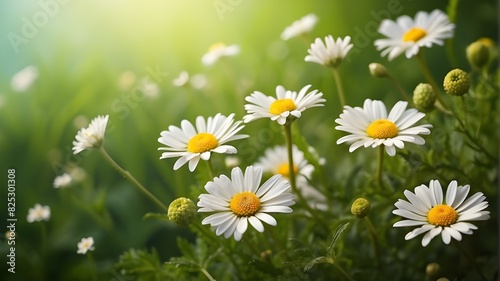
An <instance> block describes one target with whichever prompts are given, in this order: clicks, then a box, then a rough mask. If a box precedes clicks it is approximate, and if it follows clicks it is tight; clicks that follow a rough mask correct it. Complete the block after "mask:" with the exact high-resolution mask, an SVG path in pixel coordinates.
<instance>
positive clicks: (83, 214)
mask: <svg viewBox="0 0 500 281" xmlns="http://www.w3.org/2000/svg"><path fill="white" fill-rule="evenodd" d="M63 2H64V3H63ZM388 3H391V4H388ZM388 5H394V7H396V8H395V9H396V10H398V11H399V12H397V13H390V12H389V10H388ZM446 5H447V1H435V0H434V1H411V0H399V1H396V0H394V1H361V0H353V1H327V0H324V1H321V0H309V1H284V0H278V1H264V0H256V1H248V0H239V1H237V0H232V1H230V0H216V1H193V0H187V1H156V0H148V1H131V0H127V1H118V0H114V1H112V0H103V1H82V0H66V1H60V2H59V1H56V0H52V1H50V0H41V1H7V0H3V1H2V2H1V8H0V34H1V35H2V40H1V41H0V55H1V58H0V151H1V152H2V154H1V156H2V160H1V161H0V173H2V175H3V176H2V177H1V178H2V184H1V185H2V186H3V188H2V190H0V195H1V198H6V181H7V169H8V168H14V169H16V186H17V197H16V214H17V219H18V222H17V225H16V227H17V228H16V230H17V235H18V236H17V240H16V253H17V260H16V261H17V273H16V275H15V276H14V277H15V278H17V280H28V279H30V280H85V279H87V278H88V276H81V275H80V272H81V270H82V269H84V268H86V266H87V260H86V257H84V256H81V255H78V254H76V249H77V247H76V244H77V242H79V241H80V239H81V238H83V237H87V236H93V237H94V239H95V241H96V244H95V247H96V251H95V252H94V256H95V258H96V260H97V267H98V270H101V271H103V270H106V269H107V268H110V266H111V265H112V264H113V263H115V262H116V261H117V257H118V256H119V255H120V254H121V253H122V252H123V251H124V250H126V249H128V248H150V247H155V248H157V249H160V250H159V253H160V256H161V257H162V259H168V257H170V256H173V255H177V254H178V250H177V249H176V247H175V242H174V241H175V239H174V237H176V236H177V235H184V236H187V237H189V236H190V235H191V234H190V233H189V232H188V230H186V229H181V228H176V227H174V226H173V225H172V224H170V223H168V222H164V221H157V220H143V215H144V214H145V213H147V212H159V211H160V210H159V209H158V208H156V206H154V205H152V204H150V202H149V201H148V200H147V198H144V197H143V196H142V194H140V193H138V191H137V190H136V189H135V188H134V187H133V186H132V185H130V184H129V183H128V182H126V181H125V180H124V179H122V178H121V177H120V176H119V175H118V173H116V171H114V170H113V169H112V168H110V167H109V166H108V165H106V164H104V163H103V161H102V158H101V156H100V155H99V154H98V153H96V152H92V151H91V152H89V153H86V152H85V153H81V154H80V155H78V156H73V155H72V153H71V144H72V141H73V140H74V137H75V135H76V133H77V131H78V130H79V129H80V128H81V127H82V126H86V122H88V121H90V120H91V119H92V118H94V117H95V116H97V115H105V114H109V115H110V122H109V124H108V130H107V132H106V138H105V147H106V149H107V151H108V152H109V153H110V154H111V155H112V156H113V157H114V158H115V160H117V162H118V163H120V164H121V165H122V166H123V167H124V168H125V169H127V170H129V171H130V172H131V173H132V174H133V175H134V176H135V177H136V178H137V179H138V180H139V181H140V182H142V183H143V184H144V185H145V186H147V187H148V188H149V189H150V190H151V191H152V192H153V193H154V194H155V195H157V196H158V197H159V198H160V199H161V200H162V201H163V202H164V203H165V204H169V202H170V201H171V200H173V199H175V198H176V197H179V196H191V195H192V194H191V193H190V192H191V190H192V188H191V185H193V184H196V183H197V181H196V177H193V174H192V173H189V172H188V171H187V167H182V168H181V169H180V170H179V171H176V172H173V171H172V167H173V163H174V161H175V160H172V159H168V160H161V161H160V160H159V157H160V154H161V153H160V152H159V151H157V148H158V147H159V146H160V145H159V143H158V142H157V139H158V137H159V135H160V132H161V131H162V130H166V129H167V128H168V126H169V125H176V126H179V124H180V121H181V120H182V119H188V120H191V121H192V120H194V118H195V117H196V116H198V115H203V116H213V115H215V114H216V113H218V112H221V113H223V114H225V115H228V114H230V113H233V112H234V113H236V118H237V119H239V118H242V117H243V115H244V110H243V104H244V97H245V96H247V95H249V94H250V93H251V92H253V91H255V90H258V91H262V92H264V93H266V94H268V95H274V89H275V87H276V86H277V85H284V86H285V88H287V89H292V90H299V89H300V88H302V87H303V86H305V85H307V84H312V85H313V86H312V88H313V89H319V90H320V91H322V92H323V93H324V94H325V97H326V99H327V103H326V106H325V108H322V109H312V110H311V111H310V112H309V111H308V112H307V113H305V115H304V117H306V118H304V120H302V119H301V125H300V126H301V128H302V133H303V134H304V135H306V136H308V140H309V141H310V143H311V144H314V145H315V147H316V149H317V150H318V151H319V152H320V154H321V156H322V157H325V158H326V159H327V162H328V163H331V164H332V165H336V164H339V163H344V164H345V163H350V162H356V161H357V162H359V161H362V160H360V159H361V158H360V157H359V154H358V156H355V155H354V156H352V158H351V160H345V161H343V160H342V159H344V158H345V157H346V156H347V155H349V153H348V152H347V148H346V147H338V146H337V145H335V141H336V139H338V137H339V136H340V135H342V134H341V133H338V132H335V131H334V129H333V127H334V120H335V118H336V117H337V116H338V114H339V113H340V105H339V102H338V99H337V96H336V92H335V84H334V81H333V79H332V76H331V72H330V71H329V70H328V69H326V68H324V67H322V66H320V65H316V64H312V63H306V62H304V57H305V56H306V55H307V49H308V47H309V44H310V43H311V42H312V41H313V40H314V38H316V37H324V36H326V35H330V34H331V35H333V36H334V37H344V36H347V35H350V36H351V37H352V38H353V39H352V42H353V43H354V49H353V51H351V53H350V54H349V56H348V59H347V60H346V61H345V62H344V63H343V64H342V66H341V69H340V72H341V76H342V78H343V83H344V90H345V92H346V95H347V101H348V103H349V104H351V105H356V106H360V105H361V103H362V101H363V100H364V99H365V98H377V99H383V100H385V101H387V102H388V104H394V103H395V102H396V101H397V100H398V99H399V94H398V93H397V92H396V90H395V89H394V88H393V86H392V85H391V84H390V83H389V82H388V81H385V80H380V79H375V78H373V77H371V76H370V73H369V71H368V67H367V65H368V64H369V63H371V62H380V63H383V64H385V65H386V66H387V67H388V68H389V70H390V71H391V72H392V73H393V74H395V76H396V78H397V79H399V80H400V81H404V84H405V85H406V86H407V91H411V90H412V89H413V88H414V86H416V85H417V84H418V83H420V82H421V81H422V80H423V76H422V74H421V72H420V70H419V68H418V64H417V63H416V61H415V60H407V59H405V58H403V57H399V58H397V59H395V60H394V61H392V62H388V61H387V59H386V58H381V57H380V54H379V52H377V51H376V50H375V47H374V46H373V41H374V40H375V39H377V38H380V35H378V34H377V33H376V28H377V27H378V24H379V23H380V21H381V18H386V17H390V18H391V19H395V18H397V17H398V16H401V15H409V16H410V17H413V16H414V15H415V13H416V12H417V11H419V10H424V11H429V12H430V11H432V10H433V9H441V10H445V9H446ZM44 13H45V16H43V14H44ZM308 13H314V14H316V15H317V16H318V18H319V21H318V23H317V25H316V27H315V28H314V29H313V31H312V33H311V34H310V36H309V37H308V38H293V39H290V40H288V41H283V40H281V39H280V34H281V32H282V31H283V30H284V28H285V27H287V26H288V25H290V24H291V23H292V22H293V21H295V20H297V19H299V18H301V17H302V16H304V15H306V14H308ZM497 16H498V8H497V3H496V1H491V0H489V1H487V0H480V1H461V3H460V4H459V9H458V14H457V17H458V18H457V21H458V24H457V27H456V32H455V34H456V38H455V39H454V40H453V41H452V42H450V44H451V45H450V49H449V50H448V51H447V50H446V49H445V48H444V47H439V46H435V47H433V48H431V49H425V52H424V57H425V59H426V60H427V61H428V62H429V65H430V67H431V71H432V73H433V74H434V75H435V76H436V77H443V76H444V75H445V74H446V73H447V72H448V70H449V69H450V68H452V67H463V68H465V69H467V68H468V64H467V62H466V60H465V56H464V52H465V51H464V50H465V47H466V46H467V45H468V44H469V43H471V42H473V41H475V40H476V39H478V38H480V37H490V38H492V39H494V40H496V39H497V38H496V37H497V34H498V18H497ZM31 25H32V26H31ZM25 31H28V34H29V35H30V37H31V38H27V37H25V36H24V35H23V32H25ZM15 36H22V37H23V38H24V40H23V41H21V43H20V42H17V41H15V40H14V41H13V39H12V38H18V37H15ZM13 42H14V43H13ZM16 42H17V43H16ZM216 42H224V43H226V44H237V45H239V46H240V48H241V53H240V54H239V55H238V56H235V57H229V58H226V59H223V60H221V61H219V62H217V63H216V64H215V65H213V66H210V67H207V66H204V65H202V63H201V57H202V56H203V54H204V53H205V52H206V51H207V50H208V48H209V46H211V45H212V44H214V43H216ZM450 54H451V55H452V56H453V54H454V56H453V57H452V59H451V60H450ZM453 58H454V59H453ZM435 61H439V63H433V62H435ZM28 65H34V66H36V67H37V68H38V71H39V76H38V78H37V80H36V81H35V82H34V83H33V85H32V86H31V87H30V88H29V89H28V90H27V91H26V92H23V93H18V92H16V91H14V90H13V89H12V88H11V86H10V85H11V78H12V76H13V75H14V74H15V73H16V72H18V71H20V70H21V69H23V68H24V67H26V66H28ZM181 71H188V72H189V73H190V74H197V73H198V74H204V75H205V76H206V77H207V84H206V86H205V87H204V88H202V89H195V88H193V87H190V86H185V87H181V88H179V87H175V86H174V85H173V84H172V81H173V80H174V79H175V78H176V77H177V76H178V75H179V73H180V72H181ZM125 72H128V73H133V76H135V78H136V79H135V81H136V82H135V83H136V84H131V85H132V86H129V87H128V88H127V87H124V86H123V85H122V86H120V79H122V81H123V76H122V75H123V73H125ZM152 72H153V73H156V74H158V75H159V76H158V77H159V79H157V80H156V81H155V82H157V83H158V85H159V89H160V91H159V95H158V96H156V97H149V96H146V95H140V98H134V96H133V94H134V86H136V85H137V83H139V82H140V80H141V79H142V78H143V77H145V76H148V75H151V73H152ZM120 77H122V78H120ZM122 84H123V82H122ZM254 123H255V124H254ZM254 123H252V124H249V125H247V126H246V128H245V130H244V131H245V132H246V133H248V134H250V135H252V134H253V135H255V136H257V139H256V140H255V139H254V140H252V141H250V140H245V141H240V142H238V143H236V144H235V145H236V147H237V148H239V149H240V151H241V152H242V154H241V155H240V157H241V158H242V159H244V160H243V162H244V163H246V164H250V163H252V162H253V161H254V160H255V159H256V158H257V157H258V156H260V154H261V153H262V149H263V148H265V146H269V145H271V144H274V143H282V139H281V138H280V135H279V130H278V129H277V128H276V127H272V126H271V125H269V124H268V123H267V122H254ZM264 123H265V124H264ZM265 128H267V129H269V128H271V132H273V133H272V134H270V135H269V134H266V133H265V132H268V131H269V130H268V131H263V129H265ZM259 132H264V133H260V134H259ZM252 142H257V146H256V145H255V143H252ZM259 143H260V149H261V150H258V149H257V148H259V145H258V144H259ZM255 147H257V148H255ZM374 155H375V154H374ZM214 161H215V164H216V169H219V170H222V169H221V168H220V167H222V163H223V162H222V161H223V158H222V157H217V156H216V157H215V158H214ZM373 165H374V164H373ZM77 166H79V167H82V168H83V169H84V171H85V174H86V177H85V179H84V180H83V181H82V182H81V183H79V184H77V185H75V186H73V187H70V188H68V189H64V190H57V189H55V188H54V187H53V180H54V178H55V177H56V176H57V175H60V174H62V173H63V172H65V171H69V170H71V169H72V168H73V167H77ZM340 166H342V165H341V164H340V165H339V168H338V169H339V172H338V173H337V177H341V176H342V175H343V174H347V173H348V172H349V171H348V170H347V168H345V167H344V168H343V169H344V170H342V168H341V167H340ZM218 167H219V168H218ZM373 167H374V166H373ZM332 180H333V179H332ZM426 181H427V179H426ZM199 188H201V187H199ZM194 197H196V196H194ZM2 200H4V199H2ZM3 202H6V201H3ZM35 203H40V204H42V205H49V206H50V207H51V210H52V217H51V219H50V221H49V222H46V223H45V222H43V223H40V222H38V223H32V224H29V223H27V222H26V215H27V212H28V209H29V208H31V207H33V206H34V204H35ZM0 206H4V203H2V204H0ZM95 213H98V214H99V215H98V216H96V215H95ZM0 214H1V215H0V219H1V220H2V222H5V221H6V216H7V214H6V210H5V208H4V209H3V210H1V211H0ZM42 224H43V225H44V227H45V228H46V229H45V230H44V229H43V228H44V227H42ZM44 231H46V232H47V237H45V238H44V237H43V232H44ZM43 239H47V243H48V244H47V246H46V247H47V250H46V252H43V251H41V250H40V249H42V240H43ZM0 247H1V251H0V253H1V256H2V258H1V259H0V260H2V261H4V260H5V254H6V251H7V250H6V245H5V240H4V239H3V237H2V239H1V242H0ZM3 264H5V263H3ZM2 268H3V269H2V273H1V274H0V276H2V277H1V279H2V280H11V279H5V277H8V278H12V277H13V276H12V275H10V274H9V275H8V274H7V272H6V271H5V270H4V269H5V267H2ZM26 278H28V279H26ZM112 278H113V275H112V273H110V275H109V279H110V280H111V279H112Z"/></svg>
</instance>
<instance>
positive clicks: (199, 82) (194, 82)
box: [189, 74, 208, 90]
mask: <svg viewBox="0 0 500 281" xmlns="http://www.w3.org/2000/svg"><path fill="white" fill-rule="evenodd" d="M207 82H208V79H207V76H205V75H203V74H195V75H193V76H192V77H191V79H190V80H189V83H190V84H191V86H192V87H193V88H195V89H197V90H201V89H203V88H204V87H205V86H206V85H207Z"/></svg>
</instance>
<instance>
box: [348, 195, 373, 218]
mask: <svg viewBox="0 0 500 281" xmlns="http://www.w3.org/2000/svg"><path fill="white" fill-rule="evenodd" d="M368 213H370V202H369V201H368V200H366V199H365V198H358V199H356V200H354V203H352V205H351V214H353V215H355V216H356V217H358V218H364V217H366V216H367V215H368Z"/></svg>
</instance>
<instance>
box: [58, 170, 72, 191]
mask: <svg viewBox="0 0 500 281" xmlns="http://www.w3.org/2000/svg"><path fill="white" fill-rule="evenodd" d="M71 182H72V179H71V176H70V175H69V174H68V173H64V174H62V175H60V176H57V177H56V178H55V179H54V187H55V188H60V187H68V186H69V185H70V184H71Z"/></svg>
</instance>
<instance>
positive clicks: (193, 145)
mask: <svg viewBox="0 0 500 281" xmlns="http://www.w3.org/2000/svg"><path fill="white" fill-rule="evenodd" d="M218 145H219V143H218V142H217V139H216V138H215V137H214V135H212V134H209V133H199V134H197V135H196V136H194V137H192V138H191V139H190V140H189V142H188V146H187V151H189V152H193V153H203V152H207V151H210V150H212V149H214V148H216V147H217V146H218Z"/></svg>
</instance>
